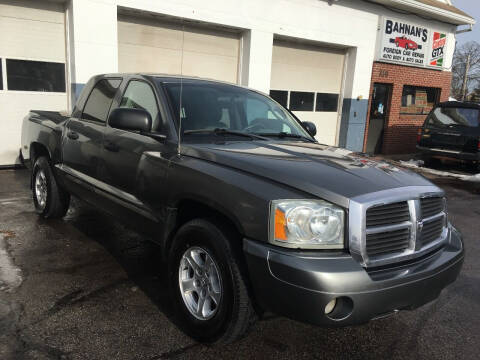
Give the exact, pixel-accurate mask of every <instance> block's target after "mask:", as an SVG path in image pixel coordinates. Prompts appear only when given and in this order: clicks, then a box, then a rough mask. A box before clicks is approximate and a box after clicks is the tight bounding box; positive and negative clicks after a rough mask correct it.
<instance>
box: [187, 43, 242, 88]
mask: <svg viewBox="0 0 480 360" xmlns="http://www.w3.org/2000/svg"><path fill="white" fill-rule="evenodd" d="M237 66H238V63H237V59H236V58H231V57H228V56H215V55H211V54H204V53H197V52H188V51H185V53H184V57H183V74H185V75H187V76H199V77H205V78H209V79H216V80H222V81H227V82H231V83H235V82H236V81H237Z"/></svg>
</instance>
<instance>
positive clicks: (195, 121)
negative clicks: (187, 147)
mask: <svg viewBox="0 0 480 360" xmlns="http://www.w3.org/2000/svg"><path fill="white" fill-rule="evenodd" d="M164 86H165V88H166V90H167V93H168V96H169V97H170V100H171V102H172V105H173V109H174V111H175V116H176V118H177V119H178V118H179V115H178V111H179V109H180V104H179V96H180V82H178V81H177V82H175V83H164ZM181 117H182V132H184V133H186V134H188V133H192V132H195V133H200V132H199V131H200V130H212V131H213V130H215V129H225V130H228V131H236V132H242V133H248V134H262V135H265V134H280V133H281V134H283V135H293V136H298V137H305V138H308V139H312V137H311V136H310V135H309V134H308V133H307V132H306V131H305V129H303V127H302V126H301V125H300V124H299V123H298V121H297V120H296V119H295V118H294V117H293V116H292V115H291V114H290V113H289V112H288V111H287V110H286V109H284V108H283V107H282V106H281V105H279V104H278V103H276V102H275V101H273V100H272V99H270V98H269V97H267V96H264V95H261V94H259V93H257V92H255V91H251V90H248V89H244V88H240V87H237V86H232V85H227V84H216V83H209V82H204V83H191V82H184V83H183V89H182V109H181Z"/></svg>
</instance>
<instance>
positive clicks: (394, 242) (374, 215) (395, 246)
mask: <svg viewBox="0 0 480 360" xmlns="http://www.w3.org/2000/svg"><path fill="white" fill-rule="evenodd" d="M446 224H447V222H446V212H445V199H444V197H443V192H442V191H441V190H440V189H438V188H437V187H435V186H420V187H415V186H412V187H408V188H398V189H395V190H388V191H382V192H378V193H370V194H366V195H362V196H359V197H357V198H353V199H351V200H350V206H349V226H350V234H349V237H350V253H351V254H352V256H353V257H354V258H356V259H358V260H359V261H360V263H361V264H362V265H363V266H366V267H370V266H383V265H388V264H390V263H396V262H399V261H405V260H408V259H412V258H416V257H419V256H421V255H423V254H426V253H428V252H430V251H433V250H434V249H437V248H439V247H440V246H441V245H442V244H444V242H445V240H446V239H447V235H448V230H447V227H446Z"/></svg>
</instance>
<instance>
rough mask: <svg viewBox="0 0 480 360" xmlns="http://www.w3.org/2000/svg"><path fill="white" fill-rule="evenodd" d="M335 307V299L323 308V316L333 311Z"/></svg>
mask: <svg viewBox="0 0 480 360" xmlns="http://www.w3.org/2000/svg"><path fill="white" fill-rule="evenodd" d="M335 305H337V299H333V300H331V301H330V302H329V303H328V304H327V306H325V314H330V313H331V312H332V311H333V309H335Z"/></svg>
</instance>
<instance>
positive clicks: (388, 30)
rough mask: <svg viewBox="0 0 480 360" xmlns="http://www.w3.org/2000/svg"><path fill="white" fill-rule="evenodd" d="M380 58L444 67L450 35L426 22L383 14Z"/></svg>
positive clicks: (414, 64)
mask: <svg viewBox="0 0 480 360" xmlns="http://www.w3.org/2000/svg"><path fill="white" fill-rule="evenodd" d="M380 31H381V40H380V42H379V49H378V55H377V60H379V61H387V62H393V63H401V64H408V65H412V66H419V67H425V66H429V67H436V68H439V69H441V68H443V66H444V53H445V45H446V41H447V36H446V34H445V33H441V32H438V31H433V30H432V29H430V28H427V27H424V26H422V25H418V24H414V23H410V22H406V21H403V20H398V19H394V18H390V17H383V19H382V26H381V28H380Z"/></svg>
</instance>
